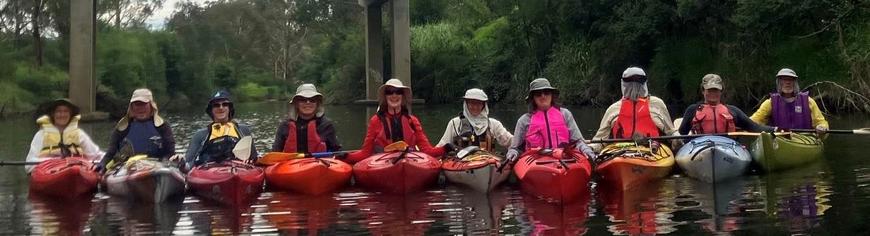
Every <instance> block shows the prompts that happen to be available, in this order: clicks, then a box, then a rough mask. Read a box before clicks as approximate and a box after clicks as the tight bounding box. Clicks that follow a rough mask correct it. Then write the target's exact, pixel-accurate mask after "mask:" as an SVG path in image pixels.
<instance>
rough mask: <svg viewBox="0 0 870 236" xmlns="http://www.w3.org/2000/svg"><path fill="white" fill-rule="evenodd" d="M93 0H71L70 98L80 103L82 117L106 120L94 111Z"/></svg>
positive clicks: (94, 27) (94, 21) (94, 17)
mask: <svg viewBox="0 0 870 236" xmlns="http://www.w3.org/2000/svg"><path fill="white" fill-rule="evenodd" d="M96 9H97V8H96V1H95V0H71V2H70V40H69V44H70V45H69V98H70V101H72V102H73V103H74V104H76V105H77V106H79V108H80V109H81V113H82V120H85V121H86V120H100V119H106V118H107V117H108V115H107V114H106V113H103V112H96V108H97V106H96V95H97V83H96V82H95V77H94V48H95V45H96V39H95V38H96V37H95V36H96V34H95V30H96V22H97V21H96Z"/></svg>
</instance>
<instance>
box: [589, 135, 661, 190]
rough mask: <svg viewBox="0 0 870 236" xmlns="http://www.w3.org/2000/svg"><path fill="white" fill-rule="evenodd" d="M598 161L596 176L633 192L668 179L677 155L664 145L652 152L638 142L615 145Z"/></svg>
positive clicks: (601, 154)
mask: <svg viewBox="0 0 870 236" xmlns="http://www.w3.org/2000/svg"><path fill="white" fill-rule="evenodd" d="M596 161H597V163H598V165H597V167H595V173H597V174H598V175H600V176H601V179H602V181H603V183H604V184H607V185H612V186H615V187H619V188H622V189H630V188H632V187H635V186H637V185H639V184H642V183H646V182H650V181H655V180H658V179H661V178H664V177H665V176H668V174H670V173H671V168H673V166H674V153H673V152H671V149H670V148H668V147H667V146H665V145H664V144H660V145H659V146H658V148H655V150H650V148H649V147H646V146H642V145H641V146H639V145H636V144H634V143H615V144H611V145H608V146H606V147H604V149H602V150H601V153H600V154H598V158H597V160H596Z"/></svg>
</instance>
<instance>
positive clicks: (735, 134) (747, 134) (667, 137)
mask: <svg viewBox="0 0 870 236" xmlns="http://www.w3.org/2000/svg"><path fill="white" fill-rule="evenodd" d="M813 132H815V130H813ZM786 134H788V133H787V132H785V133H775V135H786ZM711 135H713V136H760V135H761V133H757V132H728V133H716V134H688V135H670V136H659V137H645V138H643V139H646V140H671V139H687V138H697V137H704V136H711ZM634 141H635V140H634V139H630V138H617V139H593V140H586V143H621V142H634Z"/></svg>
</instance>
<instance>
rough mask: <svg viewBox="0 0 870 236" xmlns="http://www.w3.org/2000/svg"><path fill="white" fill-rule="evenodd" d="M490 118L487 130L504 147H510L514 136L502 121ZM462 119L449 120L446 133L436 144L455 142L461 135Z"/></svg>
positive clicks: (442, 144)
mask: <svg viewBox="0 0 870 236" xmlns="http://www.w3.org/2000/svg"><path fill="white" fill-rule="evenodd" d="M488 119H489V125H488V129H489V130H487V131H486V132H487V134H488V135H490V136H491V137H492V138H493V139H494V140H495V141H496V142H498V144H499V145H501V146H502V147H509V146H510V144H511V139H512V138H513V137H514V136H513V135H512V134H511V133H510V132H508V130H507V129H505V128H504V125H503V124H502V123H501V121H498V120H496V119H493V118H488ZM461 122H462V119H460V118H459V117H458V116H457V117H454V118H453V119H450V121H448V122H447V129H445V130H444V135H442V136H441V141H438V144H437V145H435V146H439V147H441V146H444V145H445V144H448V143H451V142H453V140H454V139H456V138H457V137H459V135H461V134H460V133H459V127H460V126H461Z"/></svg>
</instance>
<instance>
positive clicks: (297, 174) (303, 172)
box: [266, 158, 353, 195]
mask: <svg viewBox="0 0 870 236" xmlns="http://www.w3.org/2000/svg"><path fill="white" fill-rule="evenodd" d="M352 170H353V167H351V166H350V165H348V164H347V163H344V162H343V161H340V160H336V159H332V158H302V159H294V160H289V161H284V162H280V163H278V164H275V165H272V166H269V167H267V168H266V182H267V183H268V186H269V187H270V188H272V187H274V188H275V189H279V190H290V191H295V192H299V193H304V194H308V195H321V194H324V193H331V192H334V191H335V190H338V189H339V188H341V187H343V186H345V185H347V183H348V182H349V181H350V176H351V171H352Z"/></svg>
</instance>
